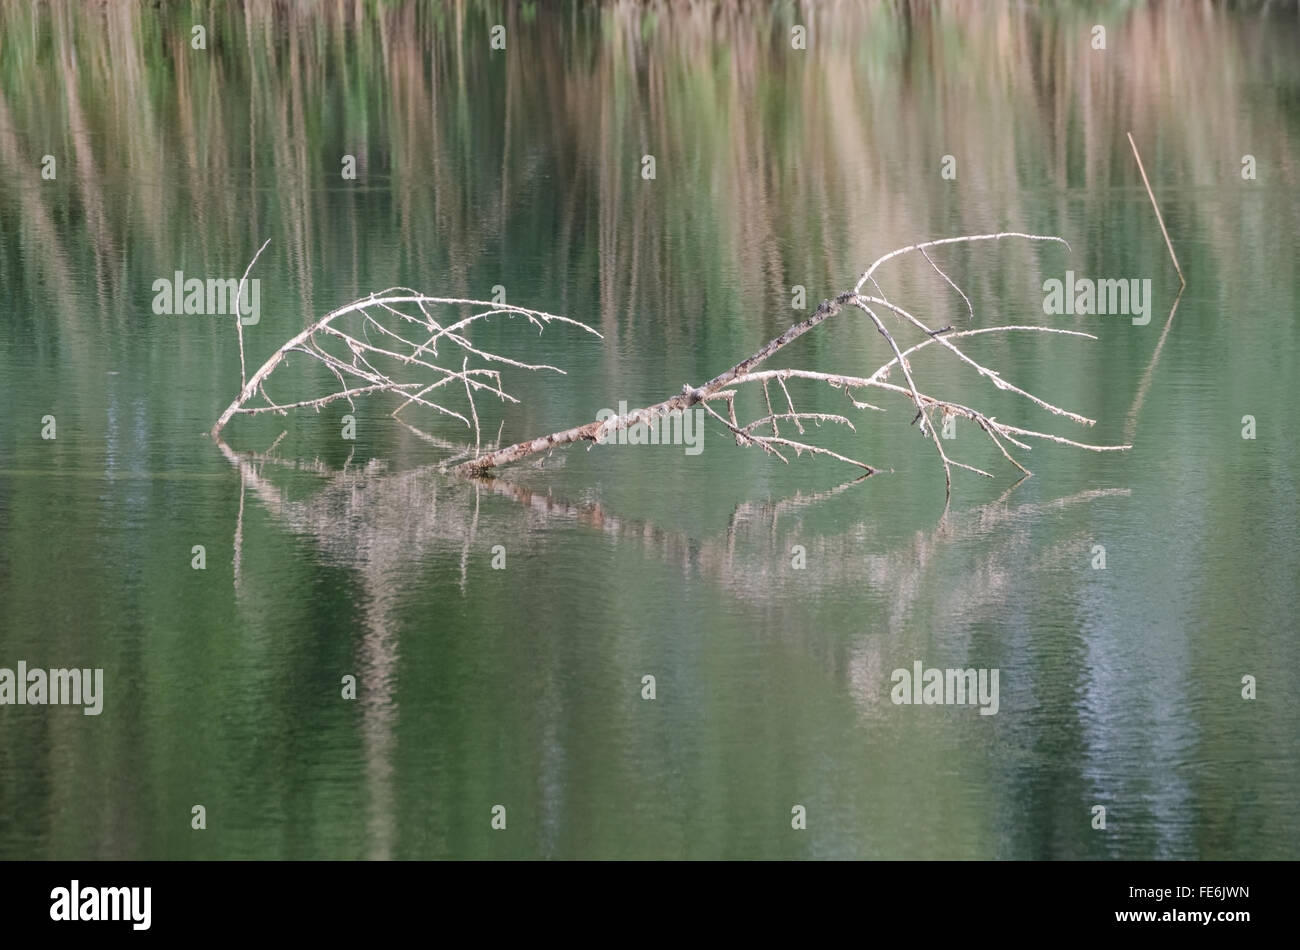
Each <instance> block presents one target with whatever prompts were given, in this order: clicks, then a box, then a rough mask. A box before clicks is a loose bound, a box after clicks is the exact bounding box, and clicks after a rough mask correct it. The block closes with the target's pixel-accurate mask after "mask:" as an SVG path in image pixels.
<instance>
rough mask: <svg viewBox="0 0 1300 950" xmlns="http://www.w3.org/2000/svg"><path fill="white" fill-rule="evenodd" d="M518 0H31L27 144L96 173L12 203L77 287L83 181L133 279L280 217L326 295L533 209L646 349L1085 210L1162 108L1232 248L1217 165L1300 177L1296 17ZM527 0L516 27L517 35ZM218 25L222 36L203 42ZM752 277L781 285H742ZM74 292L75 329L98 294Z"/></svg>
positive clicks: (61, 277) (7, 46) (104, 271)
mask: <svg viewBox="0 0 1300 950" xmlns="http://www.w3.org/2000/svg"><path fill="white" fill-rule="evenodd" d="M495 10H496V8H495V7H492V6H490V5H486V4H480V3H459V4H453V5H451V6H450V7H444V6H443V5H425V4H417V3H411V4H394V5H388V4H384V5H355V6H354V5H328V4H327V5H310V6H299V5H280V4H273V3H269V2H249V3H246V4H242V5H231V6H225V5H218V6H216V7H209V6H196V7H195V8H194V10H193V12H192V14H191V12H190V11H189V9H188V8H187V7H185V6H180V7H176V8H169V9H168V10H165V11H161V12H159V11H155V10H153V9H152V8H150V7H147V6H145V5H139V4H130V3H112V4H106V5H104V6H103V7H94V8H85V7H83V6H82V5H81V4H78V3H74V2H70V0H56V2H54V3H50V4H41V5H36V6H29V5H22V4H6V5H4V6H3V7H0V96H3V99H4V100H5V101H6V102H7V111H8V113H9V114H8V115H7V116H3V115H0V123H3V125H0V133H2V134H3V136H4V141H3V142H0V166H3V172H4V174H5V176H6V179H7V180H9V181H15V180H18V181H24V182H25V181H27V180H28V179H29V178H30V177H31V176H32V174H33V172H32V169H33V168H35V167H36V163H37V162H38V161H39V157H40V155H41V154H43V153H44V152H45V151H46V150H52V151H53V152H55V153H58V154H59V155H60V156H62V157H64V158H66V163H64V164H62V165H61V167H62V168H63V169H64V170H65V172H64V173H65V174H68V175H70V176H72V177H73V178H74V181H75V186H74V187H72V188H70V189H68V190H67V191H62V192H60V191H55V190H53V189H51V190H50V191H49V192H48V193H36V196H33V192H31V191H30V190H29V188H28V186H26V185H23V186H21V187H20V188H19V189H18V193H19V195H20V197H19V198H17V199H14V198H13V197H12V192H11V193H10V197H7V198H4V199H0V208H3V209H4V211H5V213H8V214H16V215H17V216H18V217H19V219H20V220H21V221H22V222H24V223H26V224H27V225H28V227H27V230H28V232H29V233H30V234H31V235H32V239H33V240H34V241H35V242H36V244H37V251H38V253H39V254H40V255H41V256H42V258H43V259H44V260H45V261H47V262H53V263H52V265H51V266H52V268H53V276H54V277H56V279H57V282H58V283H60V284H62V285H66V283H67V281H68V279H69V277H70V276H71V275H72V274H75V273H76V272H77V271H76V268H75V267H72V265H71V264H68V263H61V262H68V261H70V260H71V259H73V258H74V257H75V255H76V254H78V253H81V241H80V240H78V239H77V237H75V236H74V235H72V234H70V233H69V232H68V231H67V230H65V229H63V228H61V227H58V226H55V225H54V224H53V223H52V221H51V219H50V214H51V208H52V207H54V206H56V205H57V203H58V202H59V201H60V200H66V201H68V202H70V203H71V204H72V205H74V206H75V209H76V211H77V213H78V214H79V215H80V216H82V217H84V220H85V222H86V234H87V236H88V238H89V247H88V253H89V254H90V255H91V260H90V261H89V262H88V263H89V266H90V267H92V268H93V273H94V274H95V275H96V280H97V282H98V283H99V284H100V287H99V292H100V297H101V300H106V299H109V298H112V296H113V295H115V294H116V293H118V292H119V291H120V290H121V289H122V287H121V273H122V256H123V249H125V248H128V247H129V248H131V249H132V250H131V261H130V266H131V267H133V268H139V270H140V271H141V272H142V273H154V272H157V273H164V272H168V271H169V270H170V269H171V268H172V267H173V266H174V265H175V263H176V260H177V257H178V255H181V254H184V255H186V257H187V259H188V260H190V261H192V262H194V263H193V266H194V267H195V268H197V267H199V266H202V267H203V268H206V269H207V270H209V271H212V272H229V271H236V270H237V267H238V266H239V265H240V264H242V262H243V261H245V260H246V259H247V256H248V253H249V252H250V250H251V249H252V248H253V247H255V246H256V245H257V243H259V240H260V237H261V236H264V235H266V234H271V235H273V236H274V238H275V246H276V247H277V248H279V249H280V251H281V259H282V266H284V267H286V268H287V271H288V273H287V277H288V286H292V287H293V289H294V291H295V293H296V295H297V297H298V300H297V307H296V309H297V310H298V311H299V312H300V313H301V315H302V318H303V320H304V321H305V320H307V319H309V318H310V316H311V315H314V314H315V313H317V312H319V311H320V310H322V309H324V308H325V307H326V306H328V305H331V304H333V303H335V302H336V301H333V300H330V301H317V300H314V299H313V296H312V286H313V280H312V277H313V275H314V274H316V273H319V272H321V271H323V270H325V271H329V272H332V273H345V274H350V275H352V280H353V283H354V285H355V287H354V289H355V291H356V292H361V291H363V290H364V289H365V288H366V287H370V286H381V285H384V284H394V283H403V282H408V281H407V280H406V279H404V278H410V277H412V276H420V275H427V274H430V273H432V274H436V275H437V277H438V284H439V286H440V287H442V288H444V289H445V290H446V291H447V292H449V293H454V294H466V293H468V291H470V290H471V289H473V288H470V287H469V286H468V283H469V281H470V280H471V274H472V271H473V268H474V266H475V264H476V262H478V261H479V260H480V259H482V258H483V256H484V255H486V254H488V253H492V254H496V253H502V254H504V255H508V254H509V253H510V252H512V251H518V250H522V249H521V248H518V247H517V246H515V245H510V246H506V244H505V242H506V236H507V235H519V234H533V233H537V234H539V235H542V236H543V237H539V239H538V242H537V247H536V249H535V250H536V253H537V254H538V255H539V256H540V257H541V258H542V259H543V261H544V272H545V273H547V274H548V275H549V279H550V280H551V281H553V282H554V286H555V287H556V288H567V287H570V286H573V285H575V284H576V283H579V282H580V281H581V279H582V278H583V277H585V275H588V274H591V275H592V276H593V277H594V278H595V279H596V281H597V282H598V285H599V294H598V299H599V302H600V311H601V312H600V314H599V315H598V317H599V324H598V325H599V328H600V329H601V330H602V331H605V332H606V333H607V335H608V336H611V337H612V338H613V340H614V344H615V346H617V340H618V334H619V332H620V329H623V330H627V329H629V328H634V327H635V328H639V330H640V331H641V332H648V333H651V334H653V335H656V336H659V337H661V338H662V339H663V340H665V341H666V342H667V343H668V344H669V345H670V346H674V345H677V346H681V347H683V348H686V347H689V345H690V343H691V341H692V340H695V339H698V331H699V329H700V325H701V324H702V322H703V321H704V320H705V319H707V320H708V321H709V324H710V328H711V332H724V333H731V334H734V335H736V336H738V337H741V336H743V338H744V340H745V341H750V340H752V339H754V338H755V337H758V336H761V335H762V334H763V333H765V332H766V331H769V330H771V329H772V327H774V326H775V325H776V324H777V323H779V322H780V321H781V318H780V315H779V314H777V313H776V310H777V309H778V308H779V307H780V302H781V300H782V299H783V298H784V297H785V296H786V295H787V294H788V288H789V286H790V285H791V284H793V283H801V284H803V285H805V286H807V287H808V288H809V292H810V294H817V293H818V292H819V291H821V290H823V289H824V288H826V287H834V286H838V285H839V284H840V283H842V280H843V278H844V277H845V276H846V275H847V274H848V273H851V271H852V269H853V265H854V263H855V262H858V261H861V260H867V259H870V258H871V257H872V256H873V254H874V252H875V251H877V250H878V249H879V248H880V247H882V246H893V245H898V244H903V243H907V242H908V241H911V240H913V239H915V238H917V237H918V236H921V235H925V234H930V233H937V232H944V233H959V232H967V231H979V230H987V229H988V228H989V226H990V225H994V224H997V225H1000V226H1003V227H1008V228H1016V229H1025V230H1031V231H1033V230H1052V229H1053V227H1052V225H1053V223H1054V222H1052V221H1051V220H1044V219H1051V218H1052V217H1053V216H1054V215H1053V209H1052V208H1051V207H1045V206H1044V202H1043V201H1042V200H1041V197H1034V194H1035V190H1036V189H1041V188H1050V189H1052V191H1053V192H1054V193H1055V195H1056V198H1055V201H1057V202H1059V203H1060V204H1059V205H1058V206H1057V208H1056V211H1057V212H1058V213H1059V212H1060V211H1061V210H1063V208H1064V202H1066V201H1067V200H1069V198H1068V193H1069V190H1070V189H1073V188H1076V187H1083V186H1086V187H1088V188H1104V187H1107V186H1115V185H1124V186H1131V187H1136V186H1137V185H1138V183H1139V180H1138V177H1137V175H1136V171H1135V169H1133V168H1132V167H1131V165H1130V164H1128V163H1127V162H1120V161H1117V159H1116V155H1117V150H1118V149H1119V148H1121V147H1122V144H1123V133H1124V130H1125V129H1126V128H1128V127H1130V126H1137V127H1141V128H1144V129H1147V130H1149V133H1150V135H1151V136H1152V137H1153V138H1154V139H1155V145H1154V147H1153V149H1152V152H1153V154H1152V168H1151V172H1152V174H1153V177H1154V179H1155V182H1154V183H1155V185H1156V187H1157V190H1160V183H1161V182H1162V181H1170V180H1177V181H1178V182H1179V183H1180V186H1181V188H1182V189H1183V192H1184V193H1183V195H1182V196H1181V197H1180V198H1179V200H1177V201H1172V202H1171V207H1170V209H1169V210H1170V212H1171V221H1170V223H1171V226H1172V227H1174V229H1175V230H1176V231H1177V230H1179V229H1182V230H1184V231H1186V230H1189V229H1193V228H1194V229H1196V230H1198V231H1201V232H1203V233H1205V234H1207V235H1208V236H1209V237H1210V238H1211V239H1213V241H1214V244H1215V246H1216V247H1218V248H1220V249H1222V252H1223V253H1225V254H1227V255H1229V256H1231V255H1232V254H1234V253H1240V252H1239V251H1237V250H1236V249H1237V248H1239V247H1243V246H1248V245H1249V242H1242V241H1240V240H1238V238H1239V237H1240V235H1239V234H1234V233H1233V230H1234V227H1235V225H1234V222H1232V221H1231V220H1226V219H1225V218H1224V217H1223V216H1222V215H1219V214H1216V213H1215V209H1214V208H1213V207H1212V204H1211V203H1210V202H1208V201H1207V202H1202V201H1199V200H1198V198H1197V197H1196V195H1194V194H1193V195H1191V196H1188V195H1187V193H1186V192H1187V189H1188V188H1190V187H1193V186H1198V185H1202V186H1203V185H1210V184H1215V183H1221V184H1224V185H1226V184H1228V183H1229V182H1231V181H1234V180H1235V175H1236V168H1237V166H1236V162H1237V161H1238V160H1239V157H1240V153H1243V152H1246V151H1251V152H1253V153H1256V154H1259V155H1262V156H1271V160H1270V161H1269V162H1268V165H1269V174H1270V176H1271V186H1274V187H1288V188H1294V187H1295V185H1296V179H1297V171H1296V166H1295V164H1294V163H1293V162H1291V161H1290V159H1289V158H1288V157H1287V156H1289V155H1291V154H1294V153H1295V147H1294V146H1295V136H1296V129H1295V126H1294V122H1293V121H1290V119H1289V117H1288V116H1287V115H1286V114H1285V113H1284V111H1283V110H1284V104H1283V103H1282V102H1281V101H1280V100H1276V99H1264V100H1256V101H1253V102H1250V103H1249V105H1248V106H1246V107H1243V100H1242V97H1241V96H1242V89H1241V86H1240V84H1239V83H1233V82H1231V81H1227V82H1225V81H1223V78H1222V77H1227V78H1228V79H1229V80H1231V79H1232V78H1233V77H1235V76H1241V75H1242V74H1243V73H1244V72H1245V69H1246V64H1247V63H1248V62H1256V63H1259V62H1260V61H1261V60H1262V61H1264V62H1265V63H1267V62H1268V61H1269V60H1270V59H1271V58H1278V57H1281V56H1282V55H1283V54H1284V53H1288V52H1289V51H1287V50H1286V49H1285V36H1286V31H1284V30H1278V29H1270V28H1269V26H1268V22H1269V21H1268V19H1267V18H1260V19H1258V20H1242V19H1239V18H1235V17H1231V18H1230V17H1229V16H1228V15H1227V14H1225V13H1224V12H1223V10H1221V9H1220V8H1219V7H1216V6H1204V5H1197V6H1188V5H1173V4H1170V5H1157V6H1153V7H1139V8H1135V9H1133V10H1131V11H1126V12H1125V13H1124V14H1123V16H1122V18H1121V19H1117V20H1116V21H1114V22H1111V23H1109V24H1108V26H1109V29H1110V35H1111V37H1112V46H1113V47H1117V48H1112V49H1111V50H1109V51H1108V52H1107V53H1105V54H1100V53H1098V52H1096V51H1093V50H1091V49H1090V47H1089V45H1088V43H1087V37H1088V29H1089V27H1090V25H1091V19H1090V18H1091V17H1092V16H1093V14H1090V13H1087V12H1086V11H1076V10H1074V9H1073V8H1069V7H1067V8H1055V9H1052V10H1041V9H1035V8H1028V7H1023V6H1020V5H1015V4H1009V3H1008V4H999V5H990V4H983V3H957V4H937V5H931V4H929V3H920V2H904V3H892V4H883V3H881V4H849V3H832V4H827V5H818V6H816V7H812V8H808V9H799V8H775V7H773V8H767V7H762V8H754V7H752V6H750V5H741V4H725V5H723V6H721V7H715V6H714V5H711V4H694V3H684V2H683V3H675V2H667V3H657V4H649V5H646V4H640V3H635V4H634V3H626V2H624V3H616V4H613V5H609V6H600V7H596V6H591V7H579V8H577V9H575V11H574V12H573V13H572V15H570V16H564V17H556V16H544V15H537V16H536V17H535V18H532V19H525V17H524V14H523V13H522V12H521V11H520V10H519V9H517V8H514V7H510V8H508V10H507V11H506V12H505V13H504V14H498V13H494V11H495ZM790 11H797V12H790ZM501 15H504V16H505V18H506V26H507V29H508V31H509V37H510V41H509V45H508V49H507V50H506V51H505V52H498V53H491V52H490V51H489V50H488V44H487V29H488V27H489V26H490V25H491V23H492V22H494V17H496V16H501ZM1280 15H1289V14H1280ZM199 21H203V22H207V23H208V25H209V38H210V41H209V49H208V50H207V51H206V52H204V53H200V52H197V51H193V50H191V49H190V48H189V32H188V27H189V24H190V23H191V22H199ZM794 22H801V23H803V24H804V25H806V26H807V27H808V29H809V34H810V37H811V44H810V48H809V49H808V50H806V51H801V52H796V51H793V50H791V49H790V48H789V46H790V44H789V29H790V26H791V25H792V23H794ZM1121 37H1122V40H1121ZM1121 43H1122V49H1121V48H1118V47H1120V46H1121ZM1206 62H1214V63H1216V64H1217V65H1216V69H1215V70H1214V73H1215V76H1214V77H1212V76H1211V75H1210V74H1209V72H1208V71H1207V70H1205V69H1204V68H1203V64H1205V63H1206ZM1253 68H1255V69H1259V68H1261V67H1260V66H1258V65H1257V66H1255V67H1253ZM1262 68H1265V69H1267V66H1264V67H1262ZM539 117H545V118H544V120H542V119H539ZM1220 143H1221V144H1220ZM344 153H349V154H356V155H357V157H358V160H359V162H360V166H361V168H362V170H363V175H364V177H365V182H364V185H365V188H366V191H365V192H364V197H360V196H359V193H358V190H357V189H351V190H345V189H344V188H343V186H342V183H341V181H340V179H339V177H338V169H339V161H340V159H341V156H342V155H343V154H344ZM643 153H652V154H654V155H655V156H656V159H657V171H658V177H657V179H656V180H655V181H654V182H645V181H642V180H641V179H640V176H639V174H638V170H639V160H640V157H641V155H642V154H643ZM947 153H952V154H957V155H959V156H960V175H961V181H962V188H961V197H960V201H959V202H956V199H952V198H949V197H947V195H948V192H945V191H944V190H943V189H941V188H936V187H934V179H935V178H936V176H937V169H938V163H939V159H940V156H941V155H943V154H947ZM536 189H544V190H545V191H546V192H548V193H556V194H558V195H559V196H560V197H559V199H558V200H557V201H555V202H554V206H555V207H558V208H561V209H563V211H562V213H561V214H560V215H559V217H558V218H556V217H554V216H553V215H552V208H551V207H549V206H547V207H543V206H542V204H544V203H537V202H533V201H530V200H529V199H528V195H529V194H530V193H532V192H533V191H535V190H536ZM340 192H345V193H344V194H342V195H341V194H340ZM58 195H63V196H64V198H63V199H61V198H60V197H57V196H58ZM954 202H956V203H954ZM384 211H387V212H388V214H389V217H388V220H387V221H385V220H384V214H383V212H384ZM65 212H66V209H64V210H63V211H61V212H60V213H61V214H62V213H65ZM993 218H997V219H998V220H997V221H994V220H992V219H993ZM368 222H383V224H382V226H383V228H384V229H385V231H386V234H385V239H384V240H383V241H378V242H375V243H376V245H377V248H381V249H387V248H393V249H394V250H395V253H388V252H387V251H386V250H383V251H382V252H381V250H375V251H370V250H369V249H368V244H369V243H370V242H369V241H368V238H372V237H377V236H378V235H377V234H376V233H374V231H372V228H378V227H380V225H378V224H374V225H372V224H369V223H368ZM196 259H197V260H196ZM1024 260H1025V259H1024V258H1021V259H1020V261H1019V262H1018V263H1017V262H1010V263H1008V264H1007V265H1006V267H1007V268H1008V271H1007V272H1006V273H1011V272H1012V271H1011V270H1010V269H1011V268H1014V267H1016V266H1019V265H1023V263H1024ZM1234 263H1235V262H1233V261H1232V260H1228V261H1225V266H1229V267H1230V266H1232V265H1233V264H1234ZM683 275H690V279H689V280H687V279H683ZM1277 276H1278V277H1279V279H1292V278H1291V277H1290V276H1288V275H1277ZM736 285H740V286H743V287H745V288H748V289H750V290H751V291H752V298H751V301H759V302H760V303H762V302H766V303H762V305H760V306H758V307H757V312H756V313H755V312H753V311H751V310H748V309H746V308H743V307H741V306H739V305H736V304H728V303H725V302H723V299H724V293H723V291H724V289H728V288H732V287H734V286H736ZM686 286H691V288H692V290H691V292H690V295H689V297H687V296H685V294H686V291H685V290H684V287H686ZM480 289H481V288H480ZM902 289H903V288H900V290H902ZM548 303H549V301H548ZM555 305H556V306H559V308H560V309H563V301H562V300H561V301H558V302H556V304H555ZM104 309H105V310H107V309H113V308H110V307H109V306H108V304H107V303H105V304H104ZM60 311H61V312H60V314H59V323H58V327H59V332H61V333H68V334H75V333H76V332H77V329H76V328H77V326H78V325H79V324H81V323H82V322H84V321H85V320H86V319H87V315H86V314H85V313H84V311H83V310H82V309H80V308H77V307H73V306H66V307H61V308H60ZM706 313H707V317H706ZM755 321H766V322H767V324H768V325H766V326H761V327H757V328H756V327H754V326H753V324H754V322H755ZM593 322H596V321H594V320H593ZM646 322H649V324H650V326H649V327H648V328H647V327H645V326H643V324H644V323H646ZM740 345H741V344H738V347H739V346H740Z"/></svg>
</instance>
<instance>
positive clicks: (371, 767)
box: [357, 568, 397, 860]
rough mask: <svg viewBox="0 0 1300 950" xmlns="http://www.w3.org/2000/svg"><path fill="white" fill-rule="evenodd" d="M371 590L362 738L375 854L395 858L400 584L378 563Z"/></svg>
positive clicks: (368, 581)
mask: <svg viewBox="0 0 1300 950" xmlns="http://www.w3.org/2000/svg"><path fill="white" fill-rule="evenodd" d="M363 578H364V584H365V588H366V594H367V603H366V631H365V633H364V634H363V635H362V638H361V656H360V662H359V668H358V669H359V675H358V676H357V686H358V692H357V698H358V700H360V702H361V709H362V729H361V732H362V739H363V742H364V743H365V751H366V788H367V791H368V793H369V799H370V815H369V819H368V821H367V825H366V827H367V831H368V838H369V846H370V853H369V856H370V858H372V859H374V860H388V859H390V858H392V857H393V853H392V849H393V831H394V827H395V824H396V822H395V809H394V803H393V747H394V738H393V736H394V732H395V730H396V728H397V703H396V701H395V699H394V695H393V694H394V692H395V691H396V688H397V683H396V674H397V635H396V634H395V633H394V632H393V629H392V624H391V622H390V618H389V615H390V613H391V610H392V607H393V598H394V591H395V587H394V585H393V584H392V583H391V578H387V577H385V576H384V574H383V572H382V571H379V572H376V571H375V570H373V568H367V569H365V571H364V573H363Z"/></svg>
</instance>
